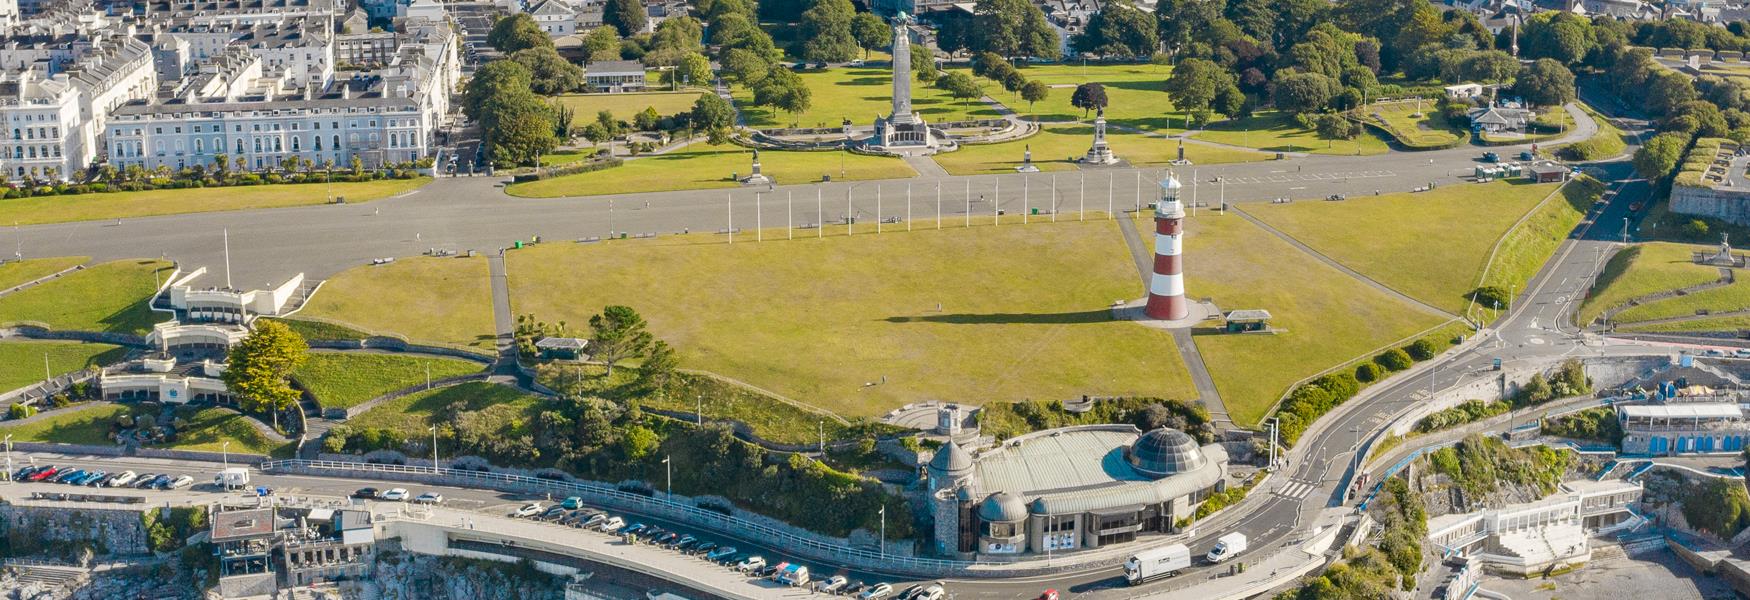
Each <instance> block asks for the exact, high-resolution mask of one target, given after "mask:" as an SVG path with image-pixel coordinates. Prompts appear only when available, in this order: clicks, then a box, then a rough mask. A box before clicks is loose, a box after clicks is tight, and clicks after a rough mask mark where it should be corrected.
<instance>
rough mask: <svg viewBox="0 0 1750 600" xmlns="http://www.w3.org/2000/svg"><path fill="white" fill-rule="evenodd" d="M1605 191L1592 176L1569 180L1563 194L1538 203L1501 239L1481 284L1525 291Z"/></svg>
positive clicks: (1602, 185)
mask: <svg viewBox="0 0 1750 600" xmlns="http://www.w3.org/2000/svg"><path fill="white" fill-rule="evenodd" d="M1603 193H1604V184H1602V183H1599V182H1598V180H1596V179H1592V178H1591V177H1580V178H1577V179H1573V180H1570V181H1569V182H1568V184H1567V185H1565V186H1563V187H1562V192H1561V195H1559V196H1557V197H1554V198H1550V199H1549V201H1548V202H1545V203H1543V205H1541V206H1539V207H1537V209H1536V210H1534V211H1532V213H1531V214H1530V215H1529V216H1527V217H1526V218H1525V222H1523V223H1520V224H1519V226H1518V227H1515V228H1514V229H1513V230H1512V231H1509V232H1507V235H1506V237H1505V238H1502V239H1501V241H1500V247H1498V248H1497V249H1496V250H1495V258H1494V260H1493V261H1492V262H1490V263H1489V267H1488V273H1487V274H1485V275H1484V276H1483V280H1482V283H1481V284H1480V285H1481V286H1494V287H1499V288H1502V289H1506V290H1509V291H1510V292H1511V291H1524V290H1525V286H1526V282H1529V281H1531V278H1532V277H1536V276H1537V270H1538V269H1541V268H1543V265H1544V263H1546V262H1549V259H1550V257H1551V256H1554V255H1555V253H1556V249H1557V248H1559V247H1561V245H1562V240H1566V239H1568V235H1569V234H1571V233H1573V231H1574V227H1576V226H1578V225H1579V224H1580V219H1582V218H1584V217H1585V216H1586V211H1587V210H1589V209H1590V208H1591V207H1592V202H1593V201H1594V200H1597V199H1598V197H1599V195H1600V194H1603Z"/></svg>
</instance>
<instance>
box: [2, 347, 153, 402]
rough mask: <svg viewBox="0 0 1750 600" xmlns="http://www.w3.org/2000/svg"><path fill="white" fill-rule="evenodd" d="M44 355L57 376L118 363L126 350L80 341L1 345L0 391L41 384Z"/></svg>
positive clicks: (50, 370)
mask: <svg viewBox="0 0 1750 600" xmlns="http://www.w3.org/2000/svg"><path fill="white" fill-rule="evenodd" d="M45 355H47V356H48V361H49V362H48V367H49V372H50V373H53V374H55V375H60V374H62V373H70V372H73V371H78V370H80V369H84V368H85V367H95V366H102V365H106V364H110V363H114V362H118V361H120V360H121V359H122V357H123V356H126V355H127V350H126V349H124V348H122V347H120V346H111V345H109V344H85V343H80V342H34V341H17V342H0V392H6V391H11V390H16V389H18V388H21V387H24V386H27V385H30V384H33V383H37V382H39V381H42V380H43V356H45Z"/></svg>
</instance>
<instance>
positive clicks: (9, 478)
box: [6, 433, 12, 481]
mask: <svg viewBox="0 0 1750 600" xmlns="http://www.w3.org/2000/svg"><path fill="white" fill-rule="evenodd" d="M6 480H7V481H12V434H10V433H8V434H6Z"/></svg>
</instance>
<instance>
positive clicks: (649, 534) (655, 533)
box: [641, 525, 668, 543]
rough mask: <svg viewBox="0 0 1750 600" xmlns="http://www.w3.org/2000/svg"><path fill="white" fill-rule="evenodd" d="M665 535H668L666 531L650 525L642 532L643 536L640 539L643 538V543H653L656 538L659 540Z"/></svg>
mask: <svg viewBox="0 0 1750 600" xmlns="http://www.w3.org/2000/svg"><path fill="white" fill-rule="evenodd" d="M665 535H668V530H667V529H663V528H661V527H657V526H655V525H652V526H650V527H649V528H646V529H645V530H644V535H643V536H641V537H643V538H644V541H647V542H651V543H655V542H656V538H660V537H662V536H665Z"/></svg>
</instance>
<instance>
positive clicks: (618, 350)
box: [589, 304, 653, 377]
mask: <svg viewBox="0 0 1750 600" xmlns="http://www.w3.org/2000/svg"><path fill="white" fill-rule="evenodd" d="M589 330H590V344H589V347H590V350H591V354H592V355H593V356H595V358H596V360H599V361H601V362H602V363H603V364H605V365H607V367H608V373H607V375H608V377H613V376H614V365H617V364H619V363H620V361H623V360H626V359H628V358H633V357H637V356H642V355H643V354H644V351H645V349H647V348H649V347H650V343H651V341H652V340H653V338H652V337H651V335H650V332H649V331H646V330H645V323H644V317H643V316H641V315H639V314H638V311H635V310H632V307H630V306H623V305H618V304H616V305H612V306H608V307H606V308H603V309H602V312H601V314H599V315H595V316H593V317H590V318H589Z"/></svg>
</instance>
